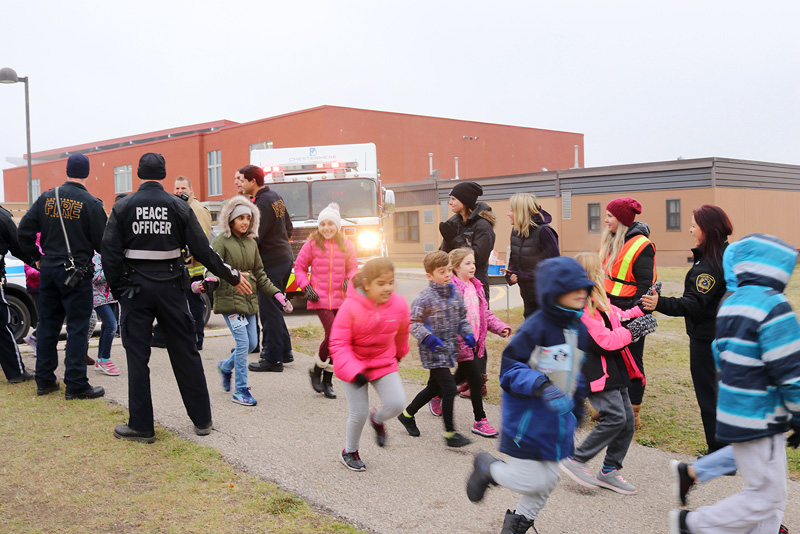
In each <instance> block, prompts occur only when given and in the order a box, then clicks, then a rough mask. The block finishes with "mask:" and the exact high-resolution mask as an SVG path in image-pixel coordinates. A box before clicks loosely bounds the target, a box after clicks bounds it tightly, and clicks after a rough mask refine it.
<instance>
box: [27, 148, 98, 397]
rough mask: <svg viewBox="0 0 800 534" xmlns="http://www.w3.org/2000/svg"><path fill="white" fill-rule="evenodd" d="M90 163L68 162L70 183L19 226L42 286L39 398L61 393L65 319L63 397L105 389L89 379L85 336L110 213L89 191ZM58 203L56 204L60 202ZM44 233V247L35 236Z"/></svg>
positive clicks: (77, 158) (44, 198) (78, 158)
mask: <svg viewBox="0 0 800 534" xmlns="http://www.w3.org/2000/svg"><path fill="white" fill-rule="evenodd" d="M88 176H89V158H87V157H86V156H85V155H83V154H73V155H72V156H70V157H69V159H68V160H67V181H66V182H65V183H64V184H63V185H61V186H59V187H56V188H55V189H51V190H49V191H46V192H44V193H43V194H42V195H41V196H39V198H37V199H36V202H34V203H33V206H31V208H30V209H29V210H28V213H26V214H25V216H24V217H23V218H22V220H21V221H20V223H19V244H20V247H21V248H22V250H23V251H24V252H25V254H26V255H27V256H30V257H31V258H32V259H33V260H34V261H35V262H36V264H37V266H38V268H39V272H40V273H41V274H40V282H39V303H40V306H39V329H38V332H39V335H38V337H37V347H36V385H37V391H36V393H37V394H38V395H47V394H48V393H52V392H54V391H58V389H59V385H58V379H57V378H56V375H55V370H56V368H57V367H58V353H57V352H56V345H57V344H58V337H59V335H60V334H61V325H62V324H63V323H64V319H65V318H66V320H67V348H66V354H65V356H64V384H65V386H66V388H65V389H66V391H65V397H66V399H67V400H70V399H93V398H96V397H102V396H103V395H104V394H105V390H104V389H103V388H102V387H99V386H97V387H93V386H91V385H90V384H89V379H88V378H86V353H87V352H88V349H89V340H88V338H87V333H88V331H89V319H90V318H91V316H92V274H93V273H94V268H93V267H92V257H93V256H94V252H95V251H96V250H97V251H99V250H100V243H101V241H102V238H103V228H104V227H105V225H106V219H107V217H106V212H105V210H104V209H103V202H102V201H101V200H100V199H98V198H95V197H93V196H92V195H91V194H89V192H88V191H87V190H86V186H85V185H84V180H86V178H87V177H88ZM57 199H58V200H57ZM38 232H41V233H42V236H41V240H40V243H41V247H42V251H43V252H44V255H42V254H41V253H40V252H39V248H38V247H37V246H36V234H37V233H38Z"/></svg>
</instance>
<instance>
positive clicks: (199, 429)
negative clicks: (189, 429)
mask: <svg viewBox="0 0 800 534" xmlns="http://www.w3.org/2000/svg"><path fill="white" fill-rule="evenodd" d="M212 430H214V423H213V422H212V421H209V422H208V424H207V425H205V426H197V425H195V426H194V433H195V434H197V435H198V436H207V435H209V434H211V431H212Z"/></svg>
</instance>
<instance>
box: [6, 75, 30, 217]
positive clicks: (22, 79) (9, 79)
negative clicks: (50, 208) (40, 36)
mask: <svg viewBox="0 0 800 534" xmlns="http://www.w3.org/2000/svg"><path fill="white" fill-rule="evenodd" d="M17 82H22V83H24V84H25V134H26V137H27V141H28V158H27V159H28V207H31V205H32V204H33V170H32V169H31V106H30V100H29V97H28V77H27V76H17V72H16V71H15V70H14V69H10V68H8V67H6V68H2V69H0V83H17Z"/></svg>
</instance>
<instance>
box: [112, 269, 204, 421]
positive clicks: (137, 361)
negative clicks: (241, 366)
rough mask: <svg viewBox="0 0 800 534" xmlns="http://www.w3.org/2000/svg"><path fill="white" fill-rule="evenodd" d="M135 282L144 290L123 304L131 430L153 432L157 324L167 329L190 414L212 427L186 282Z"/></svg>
mask: <svg viewBox="0 0 800 534" xmlns="http://www.w3.org/2000/svg"><path fill="white" fill-rule="evenodd" d="M148 274H153V275H154V274H156V273H148ZM131 279H132V280H133V282H134V283H135V284H138V285H139V286H140V290H139V292H138V293H136V295H134V296H133V298H128V297H122V298H120V299H119V303H120V306H121V308H122V314H121V317H120V328H121V330H120V331H121V335H122V345H123V346H124V347H125V353H126V355H127V360H128V405H129V410H130V419H129V420H128V426H129V427H131V428H132V429H134V430H139V431H144V432H151V431H153V399H152V396H151V393H150V367H149V363H150V336H151V332H152V331H153V319H156V320H158V322H159V324H161V329H162V332H163V334H164V341H165V342H166V344H167V352H168V353H169V359H170V363H171V364H172V372H173V373H174V374H175V380H176V381H177V383H178V390H179V391H180V393H181V398H182V399H183V405H184V406H185V407H186V413H187V414H189V418H190V419H191V420H192V422H193V423H194V424H195V425H196V426H199V427H205V426H208V424H209V423H210V422H211V401H210V399H209V397H208V386H207V385H206V376H205V373H204V372H203V362H202V360H201V359H200V353H199V352H197V346H196V334H195V323H194V318H192V314H191V313H189V306H188V304H187V302H186V295H185V294H184V290H183V289H182V288H181V286H180V281H179V280H169V281H163V282H157V281H153V280H148V279H146V278H144V277H143V276H141V275H139V274H135V273H134V274H132V275H131Z"/></svg>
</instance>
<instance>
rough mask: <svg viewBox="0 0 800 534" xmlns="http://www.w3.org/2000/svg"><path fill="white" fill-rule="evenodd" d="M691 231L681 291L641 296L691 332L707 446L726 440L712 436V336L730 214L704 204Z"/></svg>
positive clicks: (722, 283) (711, 447)
mask: <svg viewBox="0 0 800 534" xmlns="http://www.w3.org/2000/svg"><path fill="white" fill-rule="evenodd" d="M689 233H691V234H692V235H693V236H694V239H695V248H693V249H692V254H693V255H694V265H692V268H691V269H689V272H688V273H686V280H685V281H684V289H683V296H682V297H663V296H662V297H659V296H658V294H655V295H652V296H649V295H645V296H643V297H642V304H643V305H644V309H645V311H653V310H655V311H657V312H661V313H663V314H664V315H672V316H683V317H684V318H685V321H686V333H687V334H688V335H689V367H690V370H691V373H692V383H693V384H694V393H695V397H697V405H698V406H699V407H700V417H701V418H702V420H703V429H704V430H705V434H706V444H708V452H714V451H716V450H717V449H721V448H722V447H724V446H725V444H724V443H719V442H718V441H717V439H716V437H715V434H716V427H717V370H716V366H715V365H714V355H713V353H712V352H711V342H712V341H714V337H715V335H716V318H717V308H719V303H720V300H722V297H723V296H724V295H725V275H724V273H723V270H722V254H723V252H725V248H726V247H727V246H728V236H729V235H731V234H732V233H733V225H731V221H730V219H729V218H728V215H727V214H726V213H725V212H724V211H723V210H722V208H719V207H717V206H710V205H708V204H706V205H704V206H701V207H699V208H697V209H696V210H694V212H693V214H692V226H691V228H689Z"/></svg>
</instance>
